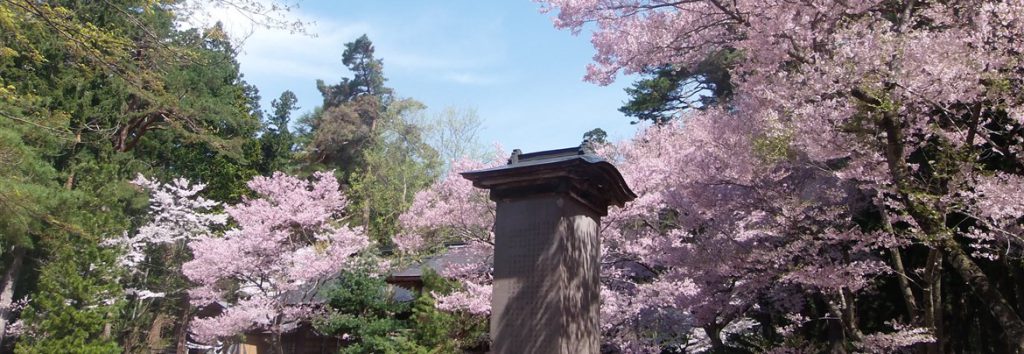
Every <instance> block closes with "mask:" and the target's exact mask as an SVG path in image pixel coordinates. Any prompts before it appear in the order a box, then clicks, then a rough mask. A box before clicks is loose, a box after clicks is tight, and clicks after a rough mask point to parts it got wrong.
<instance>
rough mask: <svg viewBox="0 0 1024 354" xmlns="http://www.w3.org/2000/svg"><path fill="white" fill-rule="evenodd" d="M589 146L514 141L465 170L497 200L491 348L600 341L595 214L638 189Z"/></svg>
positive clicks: (583, 346)
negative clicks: (539, 147) (509, 149)
mask: <svg viewBox="0 0 1024 354" xmlns="http://www.w3.org/2000/svg"><path fill="white" fill-rule="evenodd" d="M588 147H589V145H588V143H587V142H584V144H583V145H581V146H580V147H578V148H568V149H560V150H550V151H542V152H535V153H529V154H523V153H521V152H520V151H519V150H515V151H514V152H513V153H512V157H511V158H509V161H508V164H507V165H505V166H500V167H495V168H490V169H485V170H478V171H470V172H465V173H462V176H463V177H465V178H466V179H469V180H470V181H473V185H474V186H476V187H478V188H484V189H488V190H490V196H491V199H492V200H494V201H495V202H496V203H497V207H498V208H497V216H496V218H495V225H494V234H495V245H494V292H493V295H492V300H491V305H492V310H491V339H492V340H493V344H492V346H491V350H492V352H493V353H498V354H520V353H543V354H548V353H573V354H575V353H598V352H599V351H600V345H601V341H600V339H601V338H600V337H601V332H600V328H599V324H600V320H599V315H600V313H599V304H600V264H599V257H600V253H601V248H600V244H599V238H598V233H599V230H600V223H601V217H602V216H605V215H607V213H608V207H609V206H611V205H617V206H622V205H623V204H624V203H626V202H628V201H630V200H633V199H634V198H636V195H634V194H633V192H632V191H630V190H629V187H628V186H627V185H626V182H625V181H624V180H623V179H622V175H620V174H619V172H618V170H616V169H615V166H612V164H611V163H609V162H608V161H605V160H604V159H602V158H600V157H597V156H596V155H594V154H593V153H592V151H590V150H589V148H588Z"/></svg>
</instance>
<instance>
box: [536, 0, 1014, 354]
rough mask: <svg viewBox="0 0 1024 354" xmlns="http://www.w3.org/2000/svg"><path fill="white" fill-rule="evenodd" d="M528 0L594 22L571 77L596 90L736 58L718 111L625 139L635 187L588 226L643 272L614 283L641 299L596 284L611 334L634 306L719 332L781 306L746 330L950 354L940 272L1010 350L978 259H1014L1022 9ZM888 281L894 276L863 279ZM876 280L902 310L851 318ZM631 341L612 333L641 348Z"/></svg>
mask: <svg viewBox="0 0 1024 354" xmlns="http://www.w3.org/2000/svg"><path fill="white" fill-rule="evenodd" d="M544 3H546V4H545V10H546V11H552V12H557V18H556V20H555V26H556V27H558V28H563V29H569V30H571V31H573V32H574V33H582V31H583V30H589V29H591V28H592V29H593V37H592V42H593V44H594V46H595V48H596V49H597V54H596V55H595V56H594V63H593V64H591V65H590V66H589V67H588V71H587V75H586V79H587V80H589V81H592V82H595V83H598V84H608V83H610V82H612V81H614V79H615V77H616V76H617V75H618V74H619V73H622V72H624V73H627V74H629V73H639V72H643V71H644V70H646V69H649V68H657V67H666V66H668V67H677V68H680V69H683V70H690V71H693V69H695V67H696V66H697V65H699V64H700V63H701V62H702V61H703V60H705V59H706V58H708V57H710V56H714V55H717V54H718V53H722V52H730V53H739V54H740V58H739V59H737V60H735V61H734V62H731V63H730V67H728V68H727V69H728V70H729V72H730V77H731V78H732V83H731V84H732V86H733V94H732V96H731V97H727V98H724V99H722V100H718V102H719V103H718V106H719V107H705V109H703V110H700V111H696V112H693V113H690V114H685V115H683V116H682V117H681V119H680V121H681V123H679V124H680V125H678V126H670V127H662V128H654V129H652V130H651V131H648V132H645V133H643V134H641V135H640V136H639V137H638V138H637V139H636V140H634V142H633V143H631V144H630V145H629V146H624V147H622V149H623V151H621V152H620V153H621V157H620V158H621V161H622V162H623V165H622V166H620V168H623V169H624V170H626V171H627V172H624V175H626V177H627V179H630V182H631V183H633V184H634V188H635V189H637V190H638V194H640V195H641V197H640V199H638V200H637V201H636V202H634V203H633V205H631V206H630V207H628V208H626V209H624V210H622V211H617V212H615V213H614V214H613V215H609V218H608V220H609V221H611V220H619V221H622V222H623V223H620V224H619V225H615V223H612V222H608V223H606V229H605V230H603V231H604V232H605V235H604V240H603V241H604V242H605V243H606V245H605V256H614V257H616V258H622V259H626V260H629V262H620V263H621V264H633V265H635V264H642V265H644V266H647V267H648V268H649V269H646V272H639V273H641V274H639V275H638V274H636V273H638V272H637V271H636V270H633V269H631V268H626V267H624V269H623V270H621V271H620V272H621V273H624V274H627V275H628V276H627V277H625V278H632V279H637V278H643V277H648V278H652V279H646V280H644V281H643V282H640V283H639V284H635V286H628V284H629V282H628V281H627V282H626V284H627V285H621V284H620V286H618V287H619V288H621V289H631V290H629V291H631V292H634V293H636V294H645V295H644V296H629V297H623V298H619V299H615V298H610V297H609V296H608V293H607V292H606V294H604V295H605V298H606V301H605V302H606V304H605V306H606V307H607V306H608V304H615V305H616V306H618V307H621V308H622V309H618V308H617V309H615V310H613V311H604V312H605V317H604V319H603V320H604V321H605V322H606V324H611V325H612V326H613V327H617V328H619V329H626V328H629V324H628V321H630V319H632V320H631V321H633V323H640V324H643V323H647V324H650V323H651V321H642V320H638V319H641V318H642V316H647V315H650V314H652V313H653V314H658V313H659V311H662V312H665V311H668V310H679V311H681V312H682V313H684V314H685V315H686V316H689V317H690V321H692V323H693V324H694V325H695V326H698V327H703V329H704V332H706V333H705V334H706V335H707V336H708V337H709V338H710V340H711V341H712V343H713V344H716V345H721V343H716V342H718V341H720V338H719V339H716V338H715V337H717V336H718V335H717V333H715V332H716V331H717V330H721V329H722V328H724V327H726V326H727V325H729V324H734V323H736V320H738V319H740V318H743V317H749V316H754V315H756V314H765V313H767V314H781V315H782V316H777V317H778V318H783V319H775V318H769V319H760V320H758V321H757V322H758V323H760V324H762V326H764V325H772V324H774V326H773V327H776V328H770V329H765V328H761V330H762V332H763V333H765V335H768V336H777V335H780V334H783V335H784V334H786V333H797V332H803V333H805V334H806V333H807V332H808V331H810V330H812V329H813V327H814V326H817V323H826V324H827V325H826V326H825V327H826V328H827V329H826V330H825V333H824V334H823V335H822V337H827V338H828V341H829V342H830V343H831V344H830V345H832V346H833V350H838V349H841V348H842V347H843V346H844V345H845V344H843V343H854V344H855V345H858V346H860V348H861V349H862V350H865V351H884V350H892V349H895V348H896V347H906V346H910V345H914V344H915V343H919V342H933V343H931V344H927V345H926V346H928V347H929V348H930V350H934V351H943V350H951V349H950V348H948V347H944V345H945V344H944V342H945V338H947V337H948V336H949V333H947V331H948V329H946V328H945V327H946V326H950V325H952V324H949V323H946V322H944V321H943V319H942V318H943V317H944V316H946V315H947V314H946V313H944V310H943V308H942V305H941V304H942V303H943V294H944V291H945V290H944V289H948V287H947V286H942V279H943V277H944V276H946V277H948V276H954V277H957V278H958V279H963V280H964V281H965V282H966V285H967V291H969V292H970V293H971V294H973V296H975V297H976V298H977V299H979V300H980V301H981V303H982V307H981V308H982V309H983V310H982V311H985V312H987V314H986V316H991V318H992V319H993V322H994V323H995V324H996V325H997V328H998V329H999V330H1001V332H1002V336H1003V338H1004V339H1005V341H1004V343H1005V346H1006V347H1005V348H1006V350H1010V351H1021V350H1024V321H1022V320H1021V317H1020V315H1019V312H1018V310H1015V309H1014V304H1013V303H1011V300H1010V298H1009V297H1008V296H1007V291H1008V290H1007V289H1006V288H1005V287H1004V288H1000V286H999V285H998V284H997V283H995V282H993V280H992V279H991V277H990V274H986V272H985V271H984V270H983V268H982V266H981V265H979V264H980V263H979V262H986V261H988V260H989V259H996V260H1000V261H1004V260H1006V259H1008V258H1009V259H1019V257H1020V252H1019V251H1018V250H1019V249H1021V246H1022V245H1021V240H1022V239H1024V238H1022V233H1021V228H1020V225H1021V224H1020V220H1021V216H1022V211H1021V209H1020V202H1019V200H1020V199H1019V198H1015V197H1016V196H1019V195H1020V190H1021V181H1022V180H1021V174H1022V171H1024V164H1022V161H1021V157H1020V156H1021V152H1022V147H1024V134H1022V126H1021V124H1022V120H1021V119H1022V117H1021V111H1022V109H1021V107H1022V106H1024V96H1022V95H1021V94H1020V92H1021V87H1022V80H1021V78H1022V77H1021V75H1020V73H1021V72H1022V69H1024V67H1022V61H1021V53H1022V48H1021V44H1020V43H1021V42H1020V41H1019V38H1022V37H1024V3H1021V2H1019V1H994V0H993V1H981V0H977V1H960V2H935V1H914V0H905V1H881V0H871V1H852V2H851V1H812V2H780V1H764V0H742V1H731V2H725V1H718V0H687V1H660V0H584V1H578V0H548V1H544ZM591 25H592V26H593V27H590V26H591ZM663 135H664V136H668V137H663ZM651 156H657V157H651ZM627 165H628V167H627ZM630 176H633V177H630ZM647 185H649V186H647ZM630 223H632V225H630ZM705 242H706V243H705ZM922 248H923V249H924V251H923V252H922V251H921V249H922ZM921 253H924V254H926V257H922V256H920V254H921ZM905 257H914V258H915V259H916V258H926V260H923V261H911V260H909V259H907V260H905V259H904V258H905ZM612 261H617V260H612ZM908 266H912V267H915V268H911V269H908ZM1010 266H1011V267H1019V266H1017V265H1010ZM950 273H951V274H950ZM606 274H609V275H612V276H613V277H614V276H615V275H616V274H615V273H608V272H606ZM893 278H895V279H894V280H893V281H892V283H896V284H898V285H897V286H895V287H894V288H892V287H887V288H884V289H878V287H880V286H881V285H880V280H879V279H893ZM1018 281H1019V280H1018ZM911 283H913V284H914V285H913V286H912V285H911ZM890 289H894V290H895V291H894V292H895V293H897V294H898V296H899V297H902V298H903V304H902V306H901V307H902V308H903V310H904V311H905V312H906V313H905V316H902V317H903V318H902V319H900V321H904V322H903V323H898V322H893V323H894V324H893V325H890V326H888V327H889V328H890V329H891V330H890V331H888V332H885V331H883V332H879V333H875V334H864V333H862V331H861V326H860V324H861V323H862V320H861V319H859V318H858V317H857V315H858V311H857V310H856V307H857V305H858V304H862V303H863V302H860V301H858V298H859V297H862V296H865V292H870V291H882V290H885V291H892V290H890ZM618 292H622V291H619V290H613V291H612V292H611V293H610V294H613V295H614V294H616V293H618ZM626 293H627V294H629V292H626ZM1021 306H1024V304H1020V303H1017V304H1016V307H1017V308H1018V309H1019V308H1020V307H1021ZM766 307H774V308H776V309H777V311H776V312H767V311H765V309H766ZM815 308H824V309H826V311H825V312H827V313H825V314H820V313H819V314H812V313H810V312H809V309H815ZM809 314H810V315H816V317H811V318H810V320H805V319H806V318H808V317H807V315H809ZM609 320H611V321H613V322H609ZM893 320H896V319H893ZM614 321H618V322H614ZM620 322H621V323H620ZM876 327H878V326H876ZM794 330H795V331H796V332H792V331H794ZM626 332H628V331H626ZM634 332H635V331H634ZM627 337H628V336H626V337H621V338H627ZM648 337H649V336H648ZM634 338H639V336H634ZM641 342H643V341H631V342H629V343H626V342H623V343H625V344H623V345H631V343H635V344H636V345H641V346H642V345H652V344H651V343H650V341H647V343H641ZM653 345H654V346H658V345H660V344H658V343H653Z"/></svg>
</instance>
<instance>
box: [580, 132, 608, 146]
mask: <svg viewBox="0 0 1024 354" xmlns="http://www.w3.org/2000/svg"><path fill="white" fill-rule="evenodd" d="M583 140H586V141H589V142H590V143H591V144H595V145H604V144H607V143H608V132H605V131H604V129H601V128H594V129H591V130H590V131H588V132H586V133H583Z"/></svg>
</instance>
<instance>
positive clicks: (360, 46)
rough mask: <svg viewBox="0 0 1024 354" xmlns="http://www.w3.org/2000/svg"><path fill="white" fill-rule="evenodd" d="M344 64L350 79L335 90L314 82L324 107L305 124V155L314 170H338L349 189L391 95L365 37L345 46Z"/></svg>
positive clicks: (381, 70) (330, 86)
mask: <svg viewBox="0 0 1024 354" xmlns="http://www.w3.org/2000/svg"><path fill="white" fill-rule="evenodd" d="M342 64H344V65H345V67H346V68H348V70H349V71H350V72H352V75H353V77H352V78H342V80H341V82H340V83H338V84H335V85H327V84H325V83H324V82H323V81H322V80H317V89H319V90H320V93H321V94H322V95H323V98H324V102H323V106H322V107H321V110H320V111H319V115H317V116H314V117H311V118H310V119H309V121H308V122H307V123H308V124H309V125H310V127H309V128H308V130H309V132H310V134H311V135H312V136H311V138H310V139H309V143H308V145H307V146H306V150H307V154H308V158H309V159H310V160H311V162H312V163H313V164H314V166H325V167H330V168H334V169H337V171H338V172H339V174H340V175H341V177H342V180H343V181H345V182H346V183H347V182H348V180H349V177H350V175H351V173H352V172H353V171H354V170H355V169H356V168H357V167H358V166H360V165H361V164H362V158H363V150H364V149H366V148H367V147H368V146H370V145H371V144H372V143H373V141H374V139H375V137H376V130H377V129H376V127H377V123H378V121H379V120H380V119H381V117H382V116H383V115H384V112H385V110H386V109H387V106H388V105H389V104H390V102H391V100H392V97H391V95H392V90H391V89H390V88H387V87H385V86H384V82H385V81H386V79H385V78H384V72H383V70H384V64H383V61H382V60H380V59H376V58H375V57H374V47H373V43H372V42H371V41H370V39H369V38H368V37H367V36H366V35H363V36H361V37H359V38H358V39H356V40H355V41H354V42H350V43H346V44H345V51H344V53H342Z"/></svg>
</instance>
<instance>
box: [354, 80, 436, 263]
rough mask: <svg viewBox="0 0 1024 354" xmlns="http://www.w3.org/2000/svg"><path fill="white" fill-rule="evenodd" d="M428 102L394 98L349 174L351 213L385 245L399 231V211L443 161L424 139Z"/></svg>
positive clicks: (423, 186)
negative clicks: (424, 118) (373, 137)
mask: <svg viewBox="0 0 1024 354" xmlns="http://www.w3.org/2000/svg"><path fill="white" fill-rule="evenodd" d="M424 108H425V106H423V104H422V103H419V102H416V101H414V100H411V99H404V100H398V101H395V102H393V103H392V104H391V106H390V107H389V108H388V110H387V113H386V114H384V116H383V117H382V119H381V120H380V121H379V122H378V126H377V128H378V131H377V135H376V136H375V139H374V140H373V141H372V142H371V145H370V146H369V147H368V148H367V149H366V150H364V152H363V154H364V155H363V165H362V166H360V167H359V168H358V169H357V170H356V171H355V173H354V174H353V176H352V178H351V192H350V193H351V194H350V195H351V196H352V198H353V202H354V203H353V205H352V207H353V209H354V210H353V212H352V214H354V215H360V216H361V219H360V221H362V223H363V224H364V225H366V226H367V230H368V231H369V234H370V237H371V239H373V240H375V241H377V242H380V243H381V244H384V245H387V244H389V243H390V242H391V238H392V237H393V236H394V235H395V234H397V233H398V232H399V225H398V216H399V215H401V214H402V213H403V212H405V210H406V209H408V207H409V205H410V204H411V203H412V199H413V197H414V196H415V194H416V192H418V191H420V190H421V189H423V188H426V187H427V186H429V185H430V183H431V182H433V181H434V178H435V177H436V176H437V174H438V170H439V167H440V165H441V164H440V162H439V158H438V154H437V151H435V150H434V149H433V148H432V147H431V146H430V145H428V144H427V143H426V142H425V141H424V134H425V132H424V130H425V128H424V122H423V116H422V112H423V110H424Z"/></svg>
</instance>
